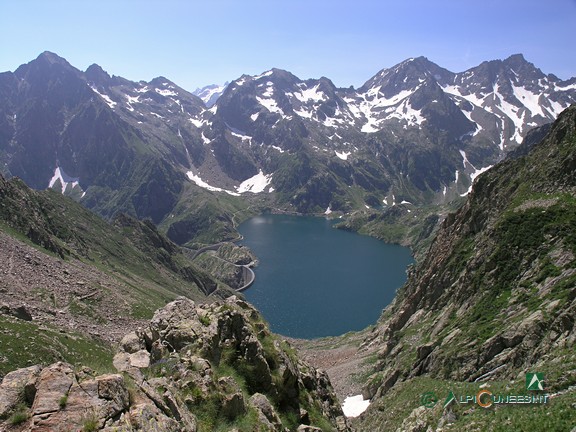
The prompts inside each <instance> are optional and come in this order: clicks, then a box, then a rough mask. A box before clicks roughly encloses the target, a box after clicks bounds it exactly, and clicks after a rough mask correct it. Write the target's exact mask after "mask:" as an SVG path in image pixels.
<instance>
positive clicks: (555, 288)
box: [361, 106, 576, 430]
mask: <svg viewBox="0 0 576 432" xmlns="http://www.w3.org/2000/svg"><path fill="white" fill-rule="evenodd" d="M547 129H548V130H549V132H548V133H547V135H546V137H545V138H544V139H543V141H542V142H540V143H539V144H537V145H534V146H533V147H532V149H531V150H530V151H529V152H528V153H527V154H526V155H525V156H521V155H520V156H519V157H517V158H514V159H511V160H508V161H505V162H502V163H500V164H498V165H497V166H495V167H494V168H493V169H491V170H490V171H489V172H486V173H484V174H482V175H481V176H480V177H479V178H478V179H477V181H476V183H475V185H474V187H473V189H472V192H471V193H470V194H469V197H468V201H467V202H466V204H465V205H464V206H463V207H462V208H461V209H460V210H459V211H458V212H456V213H455V214H452V215H450V216H448V218H447V219H446V220H445V222H444V223H443V225H442V227H441V228H440V230H439V232H438V234H437V236H436V239H435V240H434V242H433V244H432V246H431V248H430V250H429V252H428V254H427V255H426V258H425V259H424V261H423V262H422V263H421V264H420V265H418V266H417V267H416V268H415V269H413V270H412V271H411V272H410V275H409V278H408V282H407V283H406V285H405V286H404V287H403V288H402V289H401V290H400V291H399V293H398V296H397V297H396V299H395V300H394V302H393V304H392V305H390V306H389V307H388V308H387V309H386V311H385V313H384V315H383V317H382V318H381V320H380V322H379V324H378V327H377V330H376V331H375V332H374V334H373V336H372V337H371V338H370V340H369V341H367V345H371V346H374V345H378V346H379V347H380V348H379V353H378V361H377V363H376V367H375V370H376V372H375V374H374V375H373V376H372V377H371V379H370V380H369V382H368V384H367V386H366V389H365V395H366V396H369V397H371V398H373V403H372V406H371V408H370V409H369V411H368V413H367V414H366V415H365V417H364V418H363V420H362V421H361V429H362V430H381V429H380V428H386V427H388V428H389V427H391V426H390V423H387V424H384V423H382V415H381V414H379V412H386V411H387V409H391V408H390V405H391V404H392V402H391V400H392V399H394V398H393V397H392V398H390V397H389V395H390V394H391V393H395V394H396V395H397V393H396V392H402V391H407V389H408V388H409V387H412V388H413V389H414V388H422V387H421V384H419V383H423V382H428V383H429V384H428V385H429V386H433V385H436V386H437V387H438V388H444V389H446V394H447V393H448V388H449V385H450V384H449V383H448V382H447V381H446V380H448V381H449V382H452V384H451V385H452V386H456V384H454V382H463V381H470V382H471V381H475V380H478V379H480V380H481V382H484V381H486V380H488V381H494V382H495V384H494V387H493V388H499V387H497V385H499V384H497V383H498V382H499V381H500V382H510V380H512V381H511V382H512V384H513V383H514V380H516V379H518V381H519V382H520V384H519V385H518V386H515V387H513V388H520V386H521V385H522V384H523V382H522V381H521V380H522V379H523V378H524V373H525V372H531V371H538V372H542V373H544V374H545V376H546V389H547V392H549V393H554V394H556V393H557V394H558V395H563V396H562V397H559V398H558V400H557V401H555V403H554V406H550V407H546V409H547V410H548V411H549V412H547V414H548V415H550V416H551V417H550V418H551V419H552V418H554V421H553V422H552V423H551V425H552V426H550V425H548V427H545V425H546V424H547V423H545V422H544V419H538V418H537V415H534V417H531V418H532V419H533V420H534V422H535V423H534V424H540V427H536V429H539V428H541V427H544V428H548V429H554V428H556V427H559V426H558V425H560V424H563V423H562V421H564V420H563V419H570V418H571V419H572V422H573V421H576V419H575V418H574V415H573V413H572V415H571V416H570V415H569V411H563V410H565V408H566V406H565V403H564V401H565V400H570V397H572V401H573V395H574V388H573V384H574V382H576V355H575V350H574V346H575V344H576V326H575V321H574V316H576V258H575V257H576V200H575V196H576V107H575V106H573V107H571V108H569V109H567V110H566V111H565V112H564V113H562V114H561V115H560V117H559V118H558V120H557V121H556V122H555V123H554V125H553V126H552V127H551V128H547ZM560 364H561V365H562V367H561V368H559V367H558V365H560ZM426 380H428V381H426ZM434 380H436V381H434ZM479 384H480V383H478V385H479ZM571 386H572V387H571ZM469 387H471V388H473V386H469ZM460 388H462V386H460ZM476 388H478V387H477V386H476ZM506 388H507V389H508V391H511V390H510V384H509V385H508V386H507V387H506ZM402 389H403V390H402ZM432 390H434V388H433V387H432V388H430V389H429V390H426V389H423V390H422V392H425V391H432ZM471 391H473V389H472V390H471ZM476 391H477V390H476ZM444 396H445V395H441V396H440V397H444ZM565 398H568V399H565ZM441 400H443V399H441ZM440 405H441V404H440ZM386 407H388V408H386ZM402 409H403V410H404V411H403V412H404V413H405V415H406V421H407V422H408V423H409V422H412V423H414V422H417V421H420V420H422V419H423V418H424V416H425V415H426V409H424V411H423V412H420V411H422V409H423V407H420V406H419V405H418V403H417V402H414V403H412V404H410V405H409V406H406V407H404V408H402ZM417 409H419V410H420V411H418V412H416V410H417ZM464 409H465V408H462V409H460V407H455V408H454V410H455V411H456V416H454V418H453V422H456V421H457V420H458V421H461V422H460V423H458V424H460V426H461V427H463V426H462V425H464V424H468V423H469V422H470V421H472V419H471V418H469V419H468V420H466V419H465V418H461V416H462V412H463V411H464ZM502 409H504V408H502ZM412 410H413V411H412ZM550 410H552V411H550ZM554 410H556V411H554ZM411 411H412V413H411ZM497 412H500V411H497ZM572 412H573V410H572ZM429 414H430V415H429V416H428V417H427V420H422V421H424V423H426V422H427V424H428V425H432V426H433V427H434V425H435V424H436V422H438V421H439V416H441V415H442V409H441V408H439V410H436V411H434V412H432V411H430V412H429ZM398 415H399V417H398V418H397V420H399V422H401V421H402V419H403V417H402V416H401V414H398ZM409 415H410V419H408V418H407V417H408V416H409ZM502 415H505V414H502ZM498 416H500V414H498ZM487 421H489V420H488V419H484V420H479V423H477V424H478V425H479V426H478V427H479V428H480V429H482V428H484V429H482V430H487V429H488V430H494V424H496V423H497V422H498V420H494V421H495V422H496V423H490V424H491V426H487V424H488V423H486V422H487ZM490 421H492V420H490ZM518 421H523V420H520V419H519V420H518ZM408 423H406V424H405V425H403V428H407V427H408V426H407V424H408ZM514 424H516V425H518V424H519V423H514V422H512V423H509V425H514ZM569 424H570V421H568V422H567V425H569ZM572 425H573V423H572ZM455 427H456V426H455ZM510 427H513V426H510ZM455 430H458V428H457V427H456V429H455ZM467 430H472V429H468V428H467ZM473 430H476V429H473ZM558 430H560V429H558Z"/></svg>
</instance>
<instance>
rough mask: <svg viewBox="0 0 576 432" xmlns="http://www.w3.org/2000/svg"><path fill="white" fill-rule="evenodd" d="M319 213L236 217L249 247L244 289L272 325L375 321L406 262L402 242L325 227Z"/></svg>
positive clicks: (304, 332)
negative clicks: (252, 258)
mask: <svg viewBox="0 0 576 432" xmlns="http://www.w3.org/2000/svg"><path fill="white" fill-rule="evenodd" d="M332 224H333V222H332V221H330V220H328V219H326V218H319V217H304V216H287V215H262V216H257V217H254V218H252V219H249V220H248V221H246V222H244V223H242V224H241V225H240V227H239V231H240V233H241V234H242V235H243V236H244V240H243V241H242V242H241V244H243V245H245V246H248V247H249V248H250V249H252V251H253V252H254V253H255V254H256V255H257V257H258V259H259V265H258V267H256V268H255V269H254V271H255V273H256V281H255V282H254V284H253V285H252V286H251V287H250V288H248V289H247V290H246V291H244V295H245V296H246V298H247V300H248V301H249V302H250V303H252V304H253V305H255V306H256V307H257V308H258V309H259V310H260V311H261V312H262V314H263V315H264V318H265V319H266V320H267V321H268V322H269V323H270V327H271V328H272V331H274V332H276V333H280V334H282V335H285V336H291V337H295V338H305V339H311V338H315V337H322V336H336V335H340V334H344V333H346V332H348V331H352V330H361V329H363V328H365V327H367V326H369V325H371V324H374V323H376V321H377V320H378V317H379V316H380V314H381V312H382V309H383V308H384V307H385V306H387V305H388V304H389V303H390V302H391V301H392V299H393V298H394V295H395V293H396V290H397V289H398V288H399V287H400V286H402V284H403V283H404V282H405V281H406V267H407V266H408V265H409V264H411V263H412V262H413V259H412V257H411V255H410V250H409V249H408V248H405V247H402V246H398V245H392V244H386V243H383V242H381V241H378V240H376V239H374V238H371V237H367V236H361V235H358V234H355V233H350V232H346V231H341V230H337V229H334V228H332Z"/></svg>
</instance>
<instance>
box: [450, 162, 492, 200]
mask: <svg viewBox="0 0 576 432" xmlns="http://www.w3.org/2000/svg"><path fill="white" fill-rule="evenodd" d="M493 166H494V165H489V166H487V167H484V168H480V169H477V170H476V171H474V172H473V173H472V174H470V187H469V188H468V190H467V191H466V192H464V193H463V194H460V196H466V195H468V194H469V193H470V192H472V186H473V185H474V180H476V177H478V176H479V175H480V174H482V173H483V172H486V171H488V170H489V169H490V168H492V167H493ZM456 172H458V171H456Z"/></svg>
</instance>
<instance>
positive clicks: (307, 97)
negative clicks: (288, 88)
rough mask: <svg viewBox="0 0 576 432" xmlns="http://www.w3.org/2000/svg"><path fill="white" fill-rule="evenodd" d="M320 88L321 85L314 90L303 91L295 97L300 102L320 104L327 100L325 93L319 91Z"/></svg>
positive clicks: (295, 94) (313, 88)
mask: <svg viewBox="0 0 576 432" xmlns="http://www.w3.org/2000/svg"><path fill="white" fill-rule="evenodd" d="M319 87H320V84H317V85H315V86H314V87H312V88H306V89H303V90H301V91H300V92H298V93H294V97H295V98H296V99H298V100H299V101H300V102H308V101H314V102H320V101H323V100H326V95H325V94H324V92H322V91H320V90H318V89H319Z"/></svg>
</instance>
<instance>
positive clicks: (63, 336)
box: [0, 315, 114, 376]
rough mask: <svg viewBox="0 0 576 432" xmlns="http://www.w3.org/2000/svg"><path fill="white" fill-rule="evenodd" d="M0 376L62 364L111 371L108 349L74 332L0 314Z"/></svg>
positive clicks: (94, 340) (110, 356)
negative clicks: (26, 368)
mask: <svg viewBox="0 0 576 432" xmlns="http://www.w3.org/2000/svg"><path fill="white" fill-rule="evenodd" d="M0 328H2V331H0V346H2V351H1V352H0V376H3V375H5V374H6V373H8V372H10V371H13V370H15V369H18V368H22V367H27V366H30V365H32V364H44V365H47V364H51V363H54V362H56V361H65V362H68V363H70V364H72V365H77V366H88V367H90V368H91V369H94V370H95V371H97V372H98V373H109V372H111V371H114V367H113V366H112V357H113V350H112V347H110V346H107V345H105V344H104V343H103V342H101V341H98V340H96V339H93V338H90V337H89V336H86V335H81V334H78V333H64V332H63V331H60V330H57V329H55V328H52V327H51V326H49V325H42V326H39V325H38V324H35V323H32V322H27V321H22V320H18V319H12V318H9V317H7V316H5V315H0Z"/></svg>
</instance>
